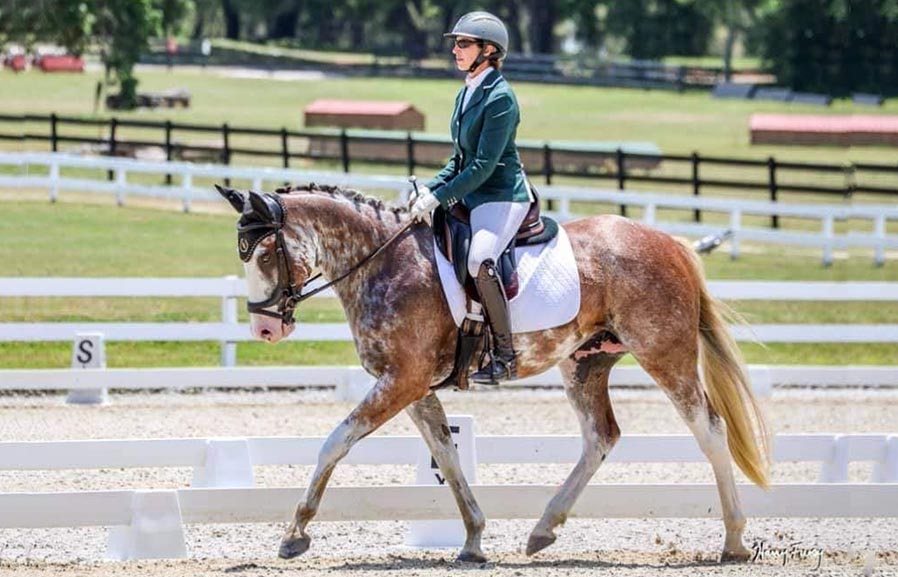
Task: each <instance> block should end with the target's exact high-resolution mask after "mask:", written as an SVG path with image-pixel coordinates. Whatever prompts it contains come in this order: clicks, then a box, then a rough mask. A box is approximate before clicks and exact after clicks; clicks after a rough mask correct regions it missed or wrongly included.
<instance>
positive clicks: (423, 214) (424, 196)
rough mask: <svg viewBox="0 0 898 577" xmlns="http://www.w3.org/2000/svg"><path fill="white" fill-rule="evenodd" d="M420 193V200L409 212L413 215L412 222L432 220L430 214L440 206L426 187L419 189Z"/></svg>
mask: <svg viewBox="0 0 898 577" xmlns="http://www.w3.org/2000/svg"><path fill="white" fill-rule="evenodd" d="M418 193H419V196H418V200H416V201H415V204H413V205H412V208H411V210H409V212H410V213H411V215H412V220H414V221H415V222H422V221H426V220H429V219H430V213H431V212H432V211H433V209H435V208H436V207H438V206H440V201H439V200H437V197H436V196H434V194H433V193H432V192H430V189H429V188H427V187H426V186H420V187H418Z"/></svg>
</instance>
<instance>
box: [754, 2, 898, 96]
mask: <svg viewBox="0 0 898 577" xmlns="http://www.w3.org/2000/svg"><path fill="white" fill-rule="evenodd" d="M761 30H762V33H761V35H760V43H761V54H762V56H763V58H764V62H765V65H766V66H767V67H768V68H769V69H770V70H771V71H772V72H773V73H774V74H776V76H777V79H778V80H779V81H780V82H781V83H783V84H785V85H786V86H789V87H791V88H793V89H794V90H801V91H812V92H823V93H826V94H832V95H834V96H843V95H847V94H849V93H851V92H853V91H864V92H879V93H888V94H895V93H896V92H898V61H896V55H895V46H896V43H898V0H851V1H850V2H849V1H848V0H783V1H782V3H781V4H780V5H779V6H777V7H776V9H775V10H772V11H771V12H770V13H769V14H768V15H767V16H766V17H765V18H764V20H763V27H762V29H761Z"/></svg>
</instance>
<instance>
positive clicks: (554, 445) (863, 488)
mask: <svg viewBox="0 0 898 577" xmlns="http://www.w3.org/2000/svg"><path fill="white" fill-rule="evenodd" d="M452 419H468V422H469V423H470V426H469V428H468V429H467V430H468V433H469V434H470V435H471V439H472V441H473V442H471V443H470V444H469V445H467V446H469V447H470V449H469V450H470V451H471V454H469V455H464V454H462V459H463V460H464V459H466V458H467V459H473V462H474V463H475V464H477V463H479V464H501V463H562V464H564V463H574V462H576V461H577V459H578V458H579V456H580V444H581V442H582V441H581V439H580V437H573V436H539V437H521V436H478V437H474V436H473V421H472V420H470V417H451V418H450V422H452ZM457 422H462V421H457ZM323 442H324V438H322V437H314V438H288V437H272V438H261V437H260V438H243V439H233V438H231V439H148V440H91V441H55V442H22V443H0V470H32V471H33V470H63V469H79V470H84V469H100V468H112V467H116V468H130V467H193V468H194V475H193V483H192V488H189V489H178V490H161V491H153V490H119V491H86V492H66V493H7V494H0V528H4V529H23V528H54V527H89V526H109V527H110V528H111V530H110V533H109V541H108V549H107V555H108V556H110V557H113V558H118V559H131V558H147V557H184V556H186V555H187V547H186V543H185V539H184V530H183V525H184V524H185V523H272V522H285V521H287V520H288V519H287V515H288V514H289V512H290V511H292V507H293V506H294V505H295V503H296V502H297V501H298V500H299V499H300V498H301V495H302V489H300V488H286V489H285V488H256V487H254V479H253V467H254V466H260V465H291V464H292V465H314V464H315V463H316V462H317V453H318V451H319V449H320V447H321V445H322V443H323ZM464 446H466V445H465V444H464V443H462V444H461V445H460V447H464ZM773 457H774V460H775V461H778V462H783V461H797V462H821V469H820V476H819V482H818V483H817V484H813V483H812V484H807V483H800V484H782V485H776V486H774V487H772V488H771V490H770V491H768V492H765V491H762V490H760V489H758V488H757V487H754V486H749V485H740V486H739V487H738V490H739V493H740V496H741V498H742V500H743V504H744V506H745V512H746V514H747V515H748V516H750V517H780V518H782V517H815V518H820V517H854V518H860V517H863V518H883V517H898V435H854V434H852V435H822V434H813V435H782V436H778V437H776V439H775V441H774V454H773ZM608 460H609V461H610V462H619V463H644V462H650V463H692V462H704V456H703V454H702V453H701V451H700V450H699V448H698V446H697V444H696V443H695V440H694V438H693V437H691V436H688V435H632V436H623V437H622V438H621V439H620V441H619V443H618V445H617V446H616V447H615V449H614V450H613V451H612V452H611V453H610V455H609V459H608ZM858 461H872V462H874V468H873V473H872V476H871V482H870V483H848V467H849V464H850V463H852V462H858ZM422 462H423V463H429V462H430V457H429V454H428V452H427V449H426V446H425V445H424V443H423V441H422V440H421V439H419V438H417V437H370V438H367V439H364V440H362V441H361V442H360V443H359V444H358V445H357V446H356V447H354V448H353V449H352V451H351V452H350V453H349V455H347V457H346V458H345V460H344V463H345V464H347V465H352V464H356V465H359V464H378V465H413V464H415V463H417V464H418V466H419V468H420V467H421V466H422ZM424 466H425V467H432V465H424ZM419 473H420V471H419ZM419 478H420V477H419ZM473 490H474V493H475V495H476V496H477V498H478V500H479V501H480V503H481V505H482V507H483V510H484V513H485V514H486V515H487V517H488V518H493V519H515V518H537V517H539V516H540V514H541V512H542V506H543V505H544V504H545V503H546V502H548V500H549V499H550V498H551V496H552V495H553V494H554V492H555V490H556V488H555V487H553V486H549V485H476V484H475V485H474V486H473ZM719 515H720V511H719V501H718V497H717V489H716V486H715V485H713V484H676V485H663V484H602V485H590V486H588V487H587V488H586V490H585V491H584V493H583V495H582V496H581V497H580V498H579V500H578V502H577V504H576V505H575V506H574V508H573V510H572V513H571V517H579V518H600V517H601V518H609V517H637V518H659V517H677V518H700V517H718V516H719ZM457 518H458V513H457V510H456V505H455V503H454V499H453V497H452V495H451V494H450V492H449V490H448V488H446V487H433V486H422V485H410V486H379V487H333V488H330V489H328V491H327V495H326V498H325V499H324V501H323V504H322V508H321V511H320V512H319V514H318V516H317V517H316V519H318V520H321V521H362V520H410V521H416V520H430V521H432V520H439V519H457ZM412 530H413V529H412Z"/></svg>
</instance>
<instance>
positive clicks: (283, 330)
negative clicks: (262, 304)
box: [250, 315, 296, 344]
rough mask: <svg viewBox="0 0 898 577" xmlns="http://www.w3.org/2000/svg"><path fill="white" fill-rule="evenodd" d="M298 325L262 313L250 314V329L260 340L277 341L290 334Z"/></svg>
mask: <svg viewBox="0 0 898 577" xmlns="http://www.w3.org/2000/svg"><path fill="white" fill-rule="evenodd" d="M295 328H296V325H295V324H293V323H291V324H286V323H284V322H283V321H282V320H281V319H278V318H272V317H266V316H262V315H250V331H251V332H252V334H253V336H254V337H256V338H257V339H259V340H263V341H265V342H268V343H272V344H274V343H276V342H278V341H280V340H281V339H285V338H287V337H289V336H290V333H292V332H293V330H294V329H295Z"/></svg>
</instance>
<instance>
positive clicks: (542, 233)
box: [433, 185, 558, 301]
mask: <svg viewBox="0 0 898 577" xmlns="http://www.w3.org/2000/svg"><path fill="white" fill-rule="evenodd" d="M530 190H531V192H532V194H533V202H531V203H530V210H529V211H528V212H527V216H526V217H525V218H524V222H523V223H521V227H520V228H519V229H518V233H517V234H516V235H515V237H514V240H513V241H512V242H511V243H509V245H508V246H507V247H506V248H505V250H504V251H502V255H501V256H500V257H499V262H498V263H497V265H498V269H499V275H500V277H501V278H502V284H503V286H504V287H505V295H506V297H507V298H508V299H509V300H511V299H513V298H514V297H515V296H516V295H517V294H518V274H517V270H516V267H517V262H516V260H515V254H514V249H515V247H518V246H531V245H537V244H545V243H547V242H549V241H551V240H552V239H553V238H555V237H556V236H557V235H558V223H557V222H555V221H554V220H552V219H551V218H549V217H547V216H541V215H540V212H539V195H538V194H537V192H536V188H535V187H533V185H531V186H530ZM433 235H434V237H435V238H436V242H437V247H438V248H439V250H440V252H441V253H443V256H444V257H446V260H448V261H449V262H450V263H452V268H453V270H455V277H456V278H457V279H458V282H459V284H461V285H462V286H463V287H465V292H466V293H467V295H468V297H469V298H470V299H471V300H474V301H479V297H478V295H477V288H476V287H475V286H474V279H473V278H471V277H470V275H469V274H468V251H469V250H470V248H471V237H472V231H471V214H470V210H469V209H468V207H466V206H464V205H463V204H462V203H460V202H459V203H457V204H456V205H455V206H453V207H452V209H451V210H449V212H446V211H445V210H444V209H443V208H442V207H438V208H437V209H436V210H435V211H434V215H433Z"/></svg>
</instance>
